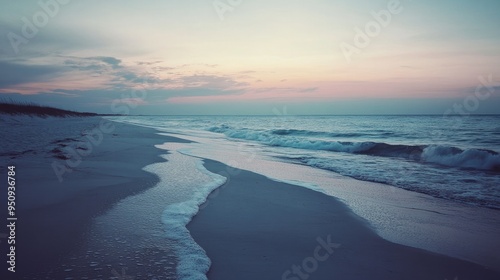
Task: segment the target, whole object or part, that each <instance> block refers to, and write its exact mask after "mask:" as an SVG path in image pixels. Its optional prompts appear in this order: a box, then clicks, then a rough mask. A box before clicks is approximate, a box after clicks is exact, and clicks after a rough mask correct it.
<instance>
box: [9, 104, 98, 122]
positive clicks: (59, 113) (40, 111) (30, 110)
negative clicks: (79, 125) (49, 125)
mask: <svg viewBox="0 0 500 280" xmlns="http://www.w3.org/2000/svg"><path fill="white" fill-rule="evenodd" d="M0 114H9V115H29V116H37V117H62V118H64V117H90V116H97V115H98V114H96V113H83V112H75V111H69V110H63V109H58V108H54V107H49V106H42V105H39V104H36V103H32V102H19V101H12V100H0Z"/></svg>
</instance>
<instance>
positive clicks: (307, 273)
mask: <svg viewBox="0 0 500 280" xmlns="http://www.w3.org/2000/svg"><path fill="white" fill-rule="evenodd" d="M205 166H206V167H207V169H208V170H210V171H211V172H214V173H224V172H225V170H228V167H227V166H225V165H223V164H220V163H218V162H214V161H206V163H205ZM225 173H227V172H225ZM236 173H237V175H236V176H232V177H231V179H230V180H229V182H228V183H227V184H225V185H224V186H222V187H221V188H220V189H219V190H218V191H216V192H215V193H213V194H212V195H211V196H210V197H209V199H208V201H207V203H206V204H205V205H203V206H202V207H201V208H202V209H201V210H200V212H199V213H198V214H197V215H196V217H194V219H193V220H192V222H191V223H190V224H189V226H188V228H189V230H190V231H191V233H192V235H193V237H194V239H195V240H196V241H197V242H198V243H199V244H200V245H201V246H202V247H203V248H204V249H205V250H206V251H207V254H208V256H209V257H210V259H211V260H212V267H211V269H210V271H209V273H208V278H209V279H290V280H292V279H293V280H295V279H498V277H499V276H500V274H498V272H495V271H492V270H489V269H487V268H484V267H481V266H480V265H476V264H472V263H468V262H465V261H461V260H458V259H454V258H450V257H446V256H443V255H438V254H434V253H430V252H427V251H424V250H420V249H416V248H411V247H407V246H403V245H398V244H394V243H390V242H388V241H385V240H383V239H382V238H380V237H379V236H377V235H376V234H375V233H374V232H373V231H372V230H371V229H370V228H369V226H368V225H367V224H366V223H365V222H364V221H363V220H361V219H360V218H359V217H357V216H356V215H354V214H353V213H352V211H351V210H349V209H348V208H347V207H346V206H345V205H344V204H343V203H341V202H339V201H338V200H336V199H335V198H333V197H329V196H326V195H324V194H322V193H319V192H315V191H312V190H308V189H305V188H303V187H298V186H294V185H289V184H284V183H279V182H275V181H272V180H270V179H268V178H266V177H264V176H261V175H258V174H255V173H251V172H247V171H243V170H240V171H238V172H236ZM317 248H321V249H317Z"/></svg>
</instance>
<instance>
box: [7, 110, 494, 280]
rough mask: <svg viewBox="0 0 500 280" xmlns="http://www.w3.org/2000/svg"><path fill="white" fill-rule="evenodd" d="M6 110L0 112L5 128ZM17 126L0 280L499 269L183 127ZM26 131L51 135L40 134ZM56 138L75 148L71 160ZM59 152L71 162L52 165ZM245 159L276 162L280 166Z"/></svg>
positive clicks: (86, 122)
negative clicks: (440, 247)
mask: <svg viewBox="0 0 500 280" xmlns="http://www.w3.org/2000/svg"><path fill="white" fill-rule="evenodd" d="M18 120H19V119H17V120H16V119H15V118H13V119H9V120H7V121H8V122H13V123H11V127H13V128H14V127H15V123H16V122H17V121H18ZM54 126H57V127H56V128H55V127H54ZM19 128H20V129H18V130H17V133H18V134H17V135H18V137H20V136H23V137H20V139H21V138H23V139H24V140H23V141H26V142H30V143H32V144H31V146H30V147H31V148H30V149H28V150H22V151H21V150H20V151H15V152H13V151H11V152H10V153H9V154H5V153H3V154H2V157H3V158H2V159H3V160H2V163H4V162H5V163H7V164H8V165H15V166H16V170H17V172H18V173H17V174H18V175H17V176H18V182H17V184H18V189H19V191H18V193H17V200H18V201H19V203H18V207H19V208H18V210H17V211H18V217H19V220H18V227H17V228H16V231H17V240H18V243H19V244H18V245H17V251H16V256H17V257H16V273H15V275H14V277H13V274H5V270H4V271H2V279H207V278H208V279H290V280H296V279H498V277H499V275H500V274H499V271H500V269H499V267H492V266H488V265H485V264H484V263H483V264H481V263H474V262H470V261H466V260H463V259H458V258H454V257H451V256H447V255H444V254H439V253H435V252H430V251H428V250H423V249H419V248H415V247H409V246H405V245H400V244H396V243H393V242H390V241H387V240H385V239H384V238H382V237H380V235H379V234H377V232H376V231H375V230H374V229H373V226H372V225H371V224H370V222H369V221H368V220H366V219H365V218H364V217H360V216H359V215H358V214H356V213H355V212H354V211H353V210H352V209H351V208H350V207H349V206H348V205H347V204H346V203H345V202H344V200H340V199H338V198H336V197H335V196H333V195H327V194H326V193H325V192H321V191H318V190H314V189H311V188H308V187H305V186H299V185H296V184H294V183H293V182H280V181H277V180H275V179H272V178H269V177H266V176H264V175H262V174H258V173H255V172H251V171H247V170H244V168H243V167H244V165H243V166H242V167H240V168H235V167H233V166H229V165H227V164H224V163H221V162H219V161H216V160H211V159H208V158H200V157H198V156H193V155H190V152H191V153H193V152H195V151H196V149H194V148H193V147H196V146H197V145H198V146H199V145H202V146H203V145H205V146H204V147H205V149H206V150H207V151H212V152H216V153H217V151H218V150H212V149H213V147H212V146H210V145H206V144H202V143H201V142H198V143H196V142H195V141H194V139H188V138H190V137H187V136H186V135H182V134H178V135H177V137H176V136H172V135H170V136H167V135H165V132H164V129H153V128H147V127H144V126H138V125H131V124H125V123H121V122H111V121H109V120H107V119H102V118H98V117H90V118H74V119H50V120H44V119H37V118H33V119H22V127H21V126H19ZM30 128H31V130H30ZM69 128H71V129H69ZM50 129H53V130H52V131H51V130H50ZM37 130H41V131H51V133H49V134H48V135H45V136H43V137H45V138H44V139H42V137H41V136H40V135H43V134H37ZM99 131H101V132H102V137H99V133H98V132H99ZM30 137H31V138H30ZM90 137H93V138H90ZM89 139H94V140H96V141H95V142H92V141H90V140H89ZM99 139H100V140H99ZM87 140H88V143H90V144H92V146H89V145H85V143H87V142H86V141H87ZM97 140H99V141H97ZM88 143H87V144H88ZM27 145H28V144H27ZM193 145H194V146H193ZM57 147H59V148H61V149H63V148H64V147H73V148H74V149H75V150H76V151H78V150H82V151H84V152H82V153H81V154H79V153H78V152H77V154H79V155H80V158H79V160H78V161H75V160H76V158H71V157H62V156H64V155H65V156H68V155H71V153H65V154H61V153H58V150H57ZM84 148H85V149H86V150H83V149H84ZM225 148H226V149H231V147H230V146H225ZM37 149H38V150H37ZM30 150H31V151H30ZM219 154H220V155H221V156H224V153H219ZM228 158H230V159H231V158H232V157H228ZM243 158H248V157H247V155H245V157H243ZM68 160H69V161H72V160H73V161H74V162H73V164H72V171H71V172H69V171H67V172H65V173H61V172H60V171H59V173H58V172H56V171H55V170H54V169H53V166H54V164H53V163H54V161H55V162H57V163H64V162H65V161H68ZM239 162H242V160H241V159H240V160H239ZM67 163H68V162H66V164H67ZM257 163H258V164H260V165H261V167H262V168H265V169H267V170H268V171H270V172H271V173H276V174H277V173H279V168H280V167H281V165H278V164H276V165H269V166H266V165H264V164H261V162H259V161H257ZM234 165H235V166H238V164H234ZM273 168H277V169H273ZM298 170H300V169H297V171H296V173H297V172H298ZM263 173H265V172H263ZM28 174H29V175H28ZM57 174H59V176H58V175H57ZM61 177H62V181H61V180H59V179H60V178H61ZM339 182H342V181H339ZM332 187H335V186H332ZM338 187H339V190H340V191H341V192H342V191H345V189H342V186H341V185H340V184H339V185H338ZM2 195H4V194H2ZM381 201H382V200H381ZM371 203H374V202H373V201H372V202H371ZM370 205H372V204H370ZM408 213H412V212H408ZM3 215H4V214H3ZM2 218H4V217H2ZM4 219H5V218H4ZM0 245H1V246H2V250H6V248H5V243H1V244H0ZM2 257H3V258H5V254H2ZM495 262H496V261H492V263H495ZM4 275H5V278H4Z"/></svg>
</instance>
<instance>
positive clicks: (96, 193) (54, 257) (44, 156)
mask: <svg viewBox="0 0 500 280" xmlns="http://www.w3.org/2000/svg"><path fill="white" fill-rule="evenodd" d="M20 120H21V121H22V122H21V123H22V125H23V127H21V128H17V129H16V127H15V126H11V133H19V136H21V137H22V138H23V140H22V141H30V142H31V141H33V143H38V144H39V145H40V147H42V148H40V150H39V151H36V152H33V153H31V152H29V153H22V152H19V153H11V154H10V155H9V156H5V155H4V156H3V157H2V165H4V164H9V165H14V166H15V167H16V171H17V190H18V191H17V196H16V199H17V201H18V203H17V205H18V206H17V213H18V214H17V215H18V217H19V218H18V221H17V228H16V233H17V236H16V238H17V246H16V248H17V250H16V255H17V258H16V272H15V274H14V273H10V272H7V270H6V269H2V272H1V275H2V279H45V278H46V277H48V278H49V279H64V278H65V277H66V276H63V275H62V273H63V272H64V269H61V263H63V262H64V261H66V260H67V258H68V257H69V256H71V255H72V254H74V253H75V252H77V251H79V250H82V248H84V247H85V244H86V243H87V241H88V238H89V237H88V232H89V229H90V227H91V224H92V223H93V222H94V218H95V217H97V216H99V215H102V214H103V213H105V212H106V211H108V210H109V209H110V208H112V207H113V205H114V204H116V203H117V202H118V201H120V200H122V199H124V198H125V197H127V196H130V195H134V194H137V193H140V192H142V191H144V190H145V189H148V188H151V187H152V186H154V185H155V184H156V183H157V182H158V178H157V177H156V176H155V175H153V174H151V173H148V172H145V171H143V170H142V167H144V166H145V165H147V164H150V163H153V162H157V161H161V160H162V159H161V158H160V157H159V154H158V151H157V149H156V148H155V147H154V145H155V144H158V143H162V142H163V141H165V138H164V137H159V136H157V135H156V134H155V133H154V130H152V129H146V128H141V127H136V126H129V125H123V124H119V123H114V124H110V127H112V129H110V130H109V131H108V133H104V134H103V138H102V141H100V142H99V143H98V144H97V145H93V146H92V151H91V152H90V153H88V155H86V156H85V157H82V160H81V163H80V164H78V166H75V168H74V170H73V171H72V172H67V173H66V174H64V175H63V176H62V178H63V180H62V181H59V179H58V177H57V176H56V174H55V172H54V170H53V168H52V163H53V162H54V161H55V162H62V163H64V161H63V160H60V159H59V158H57V156H56V155H55V154H54V152H53V149H55V148H56V147H57V146H58V145H59V146H66V145H70V144H71V143H72V142H75V143H76V142H79V143H84V142H85V140H86V138H85V136H84V135H85V131H90V130H92V129H94V128H96V127H99V124H100V122H101V121H102V119H101V118H74V119H72V118H69V119H59V118H54V119H50V118H49V119H39V118H29V117H26V118H23V117H21V118H20ZM10 121H12V120H10ZM57 126H59V129H60V130H64V131H62V132H60V133H57V131H52V132H53V133H52V134H51V133H47V134H45V133H44V132H49V131H51V130H50V128H52V129H53V130H54V129H57ZM65 126H68V127H72V129H68V127H65ZM37 130H41V131H42V132H41V133H39V134H37V133H38V132H39V131H37ZM20 139H21V138H20ZM51 143H52V144H51ZM54 143H55V144H54ZM43 147H45V148H46V149H45V150H44V149H43ZM87 151H88V150H87ZM2 170H5V169H4V168H2ZM1 195H2V199H3V198H4V195H6V193H4V192H2V194H1ZM2 205H4V204H2ZM5 212H6V211H5ZM5 215H6V213H4V211H2V218H4V216H5ZM3 220H4V219H3ZM6 244H7V243H6V242H2V243H1V244H0V245H1V248H2V252H6V250H7V248H6ZM5 261H6V254H3V253H2V262H3V263H5ZM89 264H90V260H89V261H88V263H87V265H86V267H89V266H88V265H89ZM67 269H69V268H67ZM107 274H109V275H111V274H110V272H109V271H107Z"/></svg>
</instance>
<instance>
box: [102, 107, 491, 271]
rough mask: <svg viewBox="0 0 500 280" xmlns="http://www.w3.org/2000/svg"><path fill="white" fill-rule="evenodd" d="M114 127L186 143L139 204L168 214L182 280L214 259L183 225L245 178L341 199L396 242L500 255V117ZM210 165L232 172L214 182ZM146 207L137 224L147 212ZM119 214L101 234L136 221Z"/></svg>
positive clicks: (157, 120) (249, 119) (147, 121)
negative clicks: (497, 250) (499, 251)
mask: <svg viewBox="0 0 500 280" xmlns="http://www.w3.org/2000/svg"><path fill="white" fill-rule="evenodd" d="M107 118H109V119H111V120H114V121H118V122H125V123H130V124H134V125H139V126H146V127H152V128H155V129H157V131H158V133H159V134H160V135H165V136H173V137H177V138H182V139H185V140H188V141H191V142H190V143H165V144H163V145H158V146H156V147H157V148H159V149H160V150H165V153H164V154H163V155H162V157H163V158H165V159H166V160H167V161H166V162H159V163H155V164H153V165H150V166H147V167H145V168H144V169H145V170H146V171H149V172H151V173H154V174H156V175H157V176H158V177H159V178H160V182H159V183H158V184H157V185H156V186H155V187H154V188H153V189H151V190H148V191H147V192H145V193H144V194H142V195H141V197H140V199H141V200H143V201H155V203H153V204H154V205H164V211H163V214H162V215H161V220H162V222H163V227H164V231H165V234H164V235H163V237H164V238H166V242H167V244H170V245H168V247H169V248H170V250H171V251H172V252H173V254H174V256H175V258H174V259H175V262H176V263H177V275H181V276H182V278H183V279H206V277H205V273H207V271H208V269H209V267H210V263H211V260H210V259H209V258H208V256H207V255H206V254H205V251H204V250H203V249H202V248H201V247H200V246H199V245H198V244H197V243H196V241H195V240H194V239H193V238H192V236H191V235H190V233H189V231H188V230H187V225H188V223H189V222H190V221H191V219H192V218H193V217H194V216H195V215H196V214H197V213H198V212H199V211H203V208H204V205H206V204H204V203H205V202H206V201H207V199H208V203H210V198H211V197H216V196H217V194H218V192H219V191H224V190H223V189H224V187H221V188H219V189H217V188H218V187H220V186H222V185H223V184H224V182H227V181H230V180H232V178H233V177H234V176H238V171H237V170H238V169H243V170H249V171H252V172H255V173H258V174H262V175H264V176H266V177H268V178H269V179H271V180H274V181H280V182H286V183H291V184H295V185H299V186H302V187H305V188H309V189H312V190H315V191H319V192H323V193H324V194H326V195H330V196H333V197H336V198H337V199H339V200H340V201H342V202H344V203H345V204H346V205H347V206H348V207H350V208H351V209H352V211H353V212H354V213H355V214H356V215H358V216H359V217H360V218H361V219H363V220H365V221H367V222H368V224H369V225H370V226H371V227H372V228H373V229H375V230H376V232H377V233H378V234H379V235H380V236H382V237H383V238H385V239H386V240H389V241H392V242H395V243H399V244H404V245H407V246H412V247H417V248H423V249H426V250H430V251H433V252H437V253H442V254H446V255H450V256H455V257H459V258H464V259H472V260H475V261H477V262H482V263H489V262H490V261H491V260H492V258H491V248H493V247H495V246H497V245H498V244H496V243H495V240H496V236H497V235H498V233H497V228H498V227H497V225H499V224H500V215H499V213H500V212H498V210H499V209H500V176H499V175H500V155H499V152H500V116H470V117H443V116H288V115H278V116H123V117H107ZM166 139H167V138H166ZM204 159H211V160H216V161H220V162H222V163H224V164H226V165H227V166H228V168H227V170H225V171H224V172H222V173H219V174H213V173H211V172H209V171H208V170H206V169H205V168H204V166H203V161H204ZM233 167H234V168H238V169H233ZM269 187H272V185H270V186H269ZM220 189H222V190H220ZM135 204H138V205H140V203H135V202H134V203H129V204H128V205H135ZM141 209H142V208H141ZM141 209H139V210H137V211H135V212H137V213H136V214H134V215H133V216H137V217H138V221H140V220H141V219H143V218H140V217H143V216H148V213H152V212H151V211H144V210H143V209H142V210H141ZM118 212H119V213H121V214H116V215H106V216H109V217H110V218H109V221H110V222H103V223H101V224H113V222H111V221H114V220H116V218H114V217H122V216H123V217H128V219H130V216H131V215H130V214H126V213H129V212H130V210H127V211H122V212H123V213H122V212H120V211H118ZM132 212H134V211H132ZM141 213H142V214H141ZM155 218H157V217H155ZM104 220H106V218H105V219H104ZM137 224H139V222H137ZM465 241H467V242H465ZM158 242H160V241H155V242H153V241H152V242H151V243H158ZM457 244H461V246H459V247H457ZM95 247H96V248H100V247H102V246H100V245H99V246H95ZM170 262H172V263H174V261H173V260H172V261H170Z"/></svg>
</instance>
